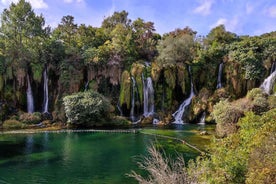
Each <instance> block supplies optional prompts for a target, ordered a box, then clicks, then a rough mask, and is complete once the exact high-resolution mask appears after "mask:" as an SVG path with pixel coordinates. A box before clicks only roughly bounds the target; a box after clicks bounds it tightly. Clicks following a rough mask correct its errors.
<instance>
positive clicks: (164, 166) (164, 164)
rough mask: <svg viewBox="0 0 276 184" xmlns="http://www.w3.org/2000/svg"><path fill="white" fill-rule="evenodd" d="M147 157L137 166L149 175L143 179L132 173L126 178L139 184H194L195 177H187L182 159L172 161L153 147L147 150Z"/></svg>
mask: <svg viewBox="0 0 276 184" xmlns="http://www.w3.org/2000/svg"><path fill="white" fill-rule="evenodd" d="M148 153H149V156H148V157H145V158H144V159H143V161H141V162H138V166H139V167H140V168H141V169H142V170H146V171H147V172H148V174H149V176H148V177H147V178H144V177H143V176H141V175H140V174H137V173H136V172H134V171H132V172H131V174H128V176H130V177H133V178H134V179H136V180H137V181H138V182H139V183H140V184H150V183H164V184H184V183H187V184H188V183H196V181H195V177H194V176H193V175H189V173H188V171H187V169H186V168H185V162H184V159H183V157H181V156H179V157H178V158H177V159H176V160H174V161H173V160H172V159H169V158H167V157H166V156H163V155H162V154H161V152H160V151H158V150H157V149H156V148H155V147H154V146H151V147H149V148H148Z"/></svg>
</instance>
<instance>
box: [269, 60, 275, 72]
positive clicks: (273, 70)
mask: <svg viewBox="0 0 276 184" xmlns="http://www.w3.org/2000/svg"><path fill="white" fill-rule="evenodd" d="M275 71H276V62H273V64H272V66H271V70H270V74H272V73H273V72H275Z"/></svg>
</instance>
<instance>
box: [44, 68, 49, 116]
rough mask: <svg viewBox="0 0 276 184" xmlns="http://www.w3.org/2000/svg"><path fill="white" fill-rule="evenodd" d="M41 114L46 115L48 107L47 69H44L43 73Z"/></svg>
mask: <svg viewBox="0 0 276 184" xmlns="http://www.w3.org/2000/svg"><path fill="white" fill-rule="evenodd" d="M43 81H44V82H43V108H42V112H43V113H48V106H49V95H48V75H47V69H46V68H45V70H44V72H43Z"/></svg>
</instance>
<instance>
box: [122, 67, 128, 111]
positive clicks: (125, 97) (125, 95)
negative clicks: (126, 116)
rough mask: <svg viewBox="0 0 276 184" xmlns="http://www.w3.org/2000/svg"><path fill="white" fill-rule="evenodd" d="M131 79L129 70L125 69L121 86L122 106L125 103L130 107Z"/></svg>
mask: <svg viewBox="0 0 276 184" xmlns="http://www.w3.org/2000/svg"><path fill="white" fill-rule="evenodd" d="M130 93H131V79H130V74H129V72H128V71H126V70H125V71H124V72H123V73H122V77H121V88H120V106H122V105H123V104H126V105H127V108H128V109H129V108H130V99H131V95H130Z"/></svg>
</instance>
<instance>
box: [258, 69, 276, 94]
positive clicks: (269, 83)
mask: <svg viewBox="0 0 276 184" xmlns="http://www.w3.org/2000/svg"><path fill="white" fill-rule="evenodd" d="M275 82H276V70H275V71H274V72H272V73H271V74H270V75H269V76H268V77H267V78H266V79H265V80H264V82H263V83H262V85H261V86H260V88H261V89H263V90H264V92H265V93H267V94H268V95H271V94H272V93H273V86H274V84H275Z"/></svg>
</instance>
